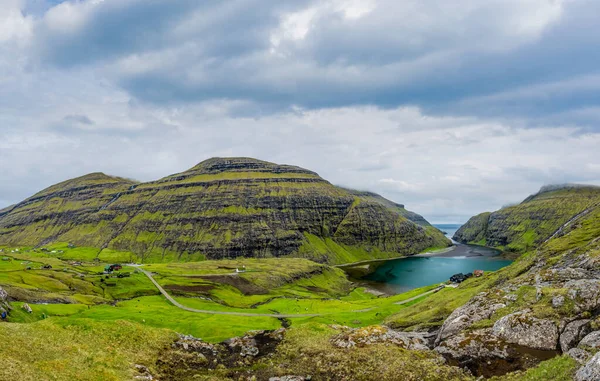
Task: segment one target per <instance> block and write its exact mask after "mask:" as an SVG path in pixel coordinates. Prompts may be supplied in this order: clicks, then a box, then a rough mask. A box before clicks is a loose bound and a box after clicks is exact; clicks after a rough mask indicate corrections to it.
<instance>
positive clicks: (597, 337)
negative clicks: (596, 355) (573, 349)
mask: <svg viewBox="0 0 600 381" xmlns="http://www.w3.org/2000/svg"><path fill="white" fill-rule="evenodd" d="M579 347H580V348H600V331H594V332H591V333H589V334H588V335H586V336H585V337H584V338H583V339H582V340H581V341H580V342H579Z"/></svg>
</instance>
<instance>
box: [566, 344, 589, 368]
mask: <svg viewBox="0 0 600 381" xmlns="http://www.w3.org/2000/svg"><path fill="white" fill-rule="evenodd" d="M567 355H568V356H569V357H571V358H572V359H573V360H575V361H577V362H578V363H580V364H581V365H583V364H585V363H586V362H587V361H588V360H589V359H590V357H591V356H592V355H591V354H590V352H588V351H584V350H583V349H581V348H571V349H569V351H568V352H567Z"/></svg>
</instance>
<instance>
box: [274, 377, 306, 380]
mask: <svg viewBox="0 0 600 381" xmlns="http://www.w3.org/2000/svg"><path fill="white" fill-rule="evenodd" d="M305 380H307V378H305V377H302V376H282V377H271V378H269V381H305Z"/></svg>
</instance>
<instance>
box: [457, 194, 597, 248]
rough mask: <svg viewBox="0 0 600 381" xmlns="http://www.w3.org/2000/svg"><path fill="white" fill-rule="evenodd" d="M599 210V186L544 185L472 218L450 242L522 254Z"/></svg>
mask: <svg viewBox="0 0 600 381" xmlns="http://www.w3.org/2000/svg"><path fill="white" fill-rule="evenodd" d="M599 207H600V187H596V186H590V185H576V184H562V185H547V186H544V187H542V188H541V189H540V191H539V192H538V193H536V194H534V195H531V196H529V197H527V198H526V199H525V200H524V201H523V202H522V203H520V204H518V205H513V206H508V207H505V208H502V209H500V210H498V211H496V212H493V213H489V212H487V213H482V214H479V215H477V216H474V217H472V218H471V219H469V221H468V222H467V223H466V224H465V225H463V226H462V227H461V228H460V229H458V231H457V232H456V234H455V235H454V237H453V238H454V240H456V241H459V242H463V243H474V244H479V245H485V246H492V247H497V248H501V249H503V250H506V251H514V252H522V251H526V250H528V249H532V248H534V247H536V246H538V245H539V244H541V243H543V242H544V241H546V240H548V239H549V238H551V237H553V236H556V235H560V234H561V232H562V230H563V229H564V228H565V227H566V226H565V225H567V224H571V223H576V222H577V221H578V220H579V219H580V218H581V217H582V216H583V215H585V214H587V213H589V212H590V211H591V210H593V209H596V208H599Z"/></svg>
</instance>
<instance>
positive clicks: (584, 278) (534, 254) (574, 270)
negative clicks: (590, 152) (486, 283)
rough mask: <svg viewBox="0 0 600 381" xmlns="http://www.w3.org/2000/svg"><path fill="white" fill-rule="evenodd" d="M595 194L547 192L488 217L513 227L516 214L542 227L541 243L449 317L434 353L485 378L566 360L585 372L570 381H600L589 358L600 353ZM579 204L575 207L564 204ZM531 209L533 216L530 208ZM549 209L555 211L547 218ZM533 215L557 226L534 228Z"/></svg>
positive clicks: (599, 213)
mask: <svg viewBox="0 0 600 381" xmlns="http://www.w3.org/2000/svg"><path fill="white" fill-rule="evenodd" d="M556 192H558V193H556ZM597 192H598V191H597V190H596V189H593V188H586V189H582V188H572V189H568V190H564V189H562V190H558V191H557V190H552V191H551V192H550V193H547V194H543V195H541V196H542V197H541V198H540V196H539V195H538V196H534V197H532V198H530V199H528V200H526V201H525V202H524V204H525V205H521V206H518V207H516V208H515V207H513V208H507V209H508V211H507V210H503V211H501V212H502V213H500V214H499V216H501V217H498V215H497V216H496V219H494V218H492V217H493V214H492V216H490V220H489V224H490V225H492V224H498V222H496V221H497V220H498V219H500V220H504V221H507V220H508V221H513V220H512V219H513V218H516V217H515V214H517V213H520V215H521V216H527V220H525V221H523V224H522V225H521V226H524V227H528V228H535V227H536V226H537V227H539V229H538V230H535V231H536V232H543V234H541V233H539V235H538V237H540V238H539V239H540V240H543V241H542V243H540V244H538V246H537V248H536V249H534V250H532V251H530V252H529V253H527V254H525V255H524V256H522V257H521V258H519V259H518V260H517V261H516V262H515V263H514V264H513V265H511V266H510V267H508V268H506V269H504V270H502V271H500V272H498V274H495V275H494V276H495V279H496V280H495V282H493V286H492V287H490V288H488V289H485V290H483V291H482V292H481V293H480V294H478V295H477V296H475V297H474V298H472V299H471V300H470V301H469V302H468V303H466V304H465V305H464V306H462V307H460V308H458V309H456V310H454V311H453V312H452V314H451V315H450V316H449V317H448V318H447V319H446V320H445V322H444V324H443V325H442V327H441V329H440V331H439V333H438V335H437V339H436V342H435V350H436V351H438V352H439V353H441V354H443V355H444V356H445V357H446V358H447V359H449V360H450V361H451V362H452V363H455V364H458V365H460V366H464V367H467V368H469V369H470V370H471V371H472V372H473V373H475V374H478V375H484V376H490V375H497V374H503V373H506V372H509V371H513V370H517V369H523V368H528V367H531V366H533V365H535V364H537V363H539V362H540V361H543V360H546V359H549V358H552V357H554V356H557V355H560V354H564V355H568V356H570V357H572V358H573V359H575V361H577V362H579V363H580V364H582V365H583V367H582V368H581V369H580V370H579V371H578V372H577V374H576V376H575V379H577V380H597V379H600V361H599V358H600V357H598V356H596V357H594V353H595V352H596V350H597V349H596V348H599V347H600V206H598V205H595V203H596V200H597V198H596V197H597V195H596V193H597ZM577 198H580V200H578V202H576V203H575V205H565V204H564V202H566V201H565V200H570V201H571V202H573V201H575V200H576V199H577ZM549 200H553V201H549ZM532 202H533V203H534V205H535V206H537V207H536V208H534V207H533V206H532V205H527V204H528V203H532ZM550 203H552V204H553V205H554V206H555V208H556V209H557V210H556V211H551V210H550V207H549V205H550ZM534 210H536V211H537V212H536V213H539V216H550V217H556V216H560V218H559V219H558V220H550V221H548V223H547V224H548V225H547V226H546V225H544V224H543V222H538V220H537V219H534V220H532V216H534V215H537V214H535V213H534ZM509 211H510V213H509ZM567 211H568V212H567ZM569 216H570V217H569ZM574 216H576V218H574ZM567 222H568V223H567ZM536 224H537V225H536ZM471 226H474V224H472V225H471ZM496 226H500V225H496ZM508 226H509V227H510V226H514V225H508ZM561 226H562V228H561ZM559 228H560V229H559ZM514 231H515V230H514V229H513V230H510V229H508V230H506V232H507V233H510V232H514ZM463 234H465V233H464V232H463ZM487 234H488V235H487V236H486V239H487V240H491V241H488V242H497V241H493V239H495V237H498V236H499V234H501V233H500V232H499V231H498V229H490V227H488V233H487ZM504 236H505V237H513V239H516V238H515V236H511V235H509V234H504ZM507 242H510V241H507ZM513 242H514V241H513ZM534 242H535V241H534Z"/></svg>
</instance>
